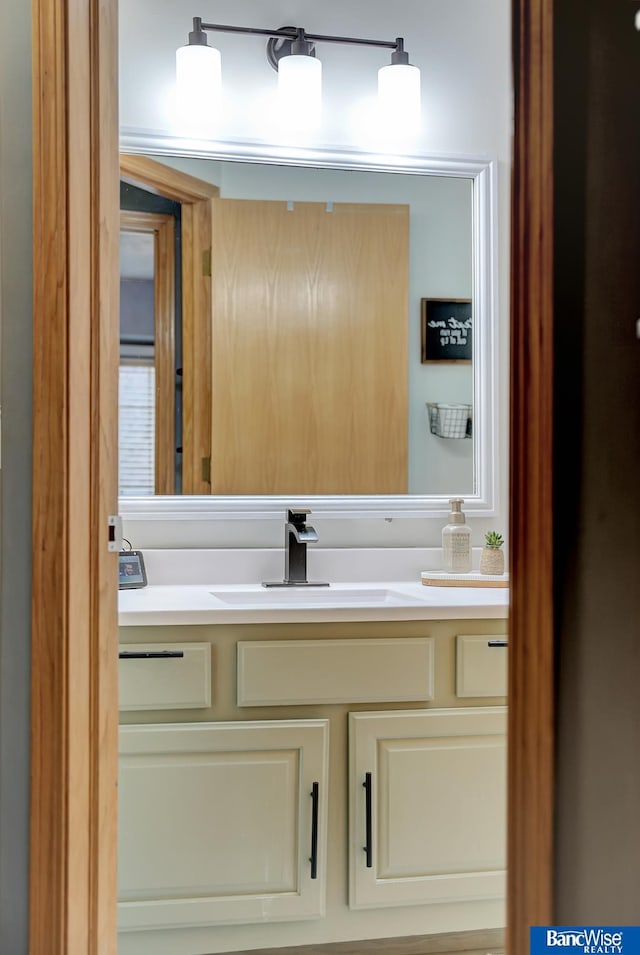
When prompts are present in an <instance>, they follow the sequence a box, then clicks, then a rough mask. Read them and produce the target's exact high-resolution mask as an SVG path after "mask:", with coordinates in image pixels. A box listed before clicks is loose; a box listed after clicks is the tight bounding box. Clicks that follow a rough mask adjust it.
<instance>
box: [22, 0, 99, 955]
mask: <svg viewBox="0 0 640 955" xmlns="http://www.w3.org/2000/svg"><path fill="white" fill-rule="evenodd" d="M32 12H33V62H34V74H33V155H34V181H33V191H34V218H33V245H34V432H33V457H34V491H33V602H32V660H33V665H32V773H31V780H32V796H31V851H30V933H29V934H30V942H29V951H30V953H31V955H68V953H70V952H83V953H85V952H86V953H89V955H115V952H116V923H115V913H116V904H115V903H116V842H117V824H116V814H117V653H116V650H117V628H116V597H117V591H116V587H115V584H114V581H115V579H116V559H115V555H113V554H110V553H108V550H107V542H108V523H107V517H108V514H109V513H114V511H115V508H116V500H117V497H116V491H117V486H116V460H115V455H116V448H117V441H116V416H115V413H114V411H115V405H114V401H115V398H116V394H117V348H116V343H117V335H116V336H115V338H114V329H115V328H117V297H118V291H117V289H118V283H117V260H118V246H117V241H118V223H117V201H118V179H117V132H118V129H117V97H116V95H115V94H116V91H115V88H114V79H113V77H114V76H115V75H116V72H117V64H116V37H117V22H116V19H117V18H116V10H115V7H112V6H111V5H109V4H104V3H102V2H101V0H74V2H73V3H71V2H69V0H33V7H32ZM87 140H88V141H89V148H87Z"/></svg>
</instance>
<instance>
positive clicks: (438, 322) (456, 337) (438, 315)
mask: <svg viewBox="0 0 640 955" xmlns="http://www.w3.org/2000/svg"><path fill="white" fill-rule="evenodd" d="M420 301H421V306H422V314H421V326H422V364H423V365H424V364H428V363H429V362H432V361H443V362H466V363H467V364H469V363H470V361H471V356H472V325H473V317H472V310H471V299H470V298H423V299H421V300H420Z"/></svg>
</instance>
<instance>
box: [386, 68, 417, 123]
mask: <svg viewBox="0 0 640 955" xmlns="http://www.w3.org/2000/svg"><path fill="white" fill-rule="evenodd" d="M378 103H379V106H380V110H381V112H382V115H383V117H384V118H385V119H386V120H388V121H391V122H393V124H394V125H406V126H408V127H417V126H418V125H419V123H420V70H419V69H418V67H417V66H411V65H410V64H408V63H394V64H391V65H390V66H383V67H382V68H381V69H379V70H378Z"/></svg>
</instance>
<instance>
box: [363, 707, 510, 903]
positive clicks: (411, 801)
mask: <svg viewBox="0 0 640 955" xmlns="http://www.w3.org/2000/svg"><path fill="white" fill-rule="evenodd" d="M349 759H350V774H349V789H350V889H349V902H350V906H351V907H352V908H378V907H380V906H392V905H393V906H397V905H412V904H413V905H415V904H419V903H427V902H428V903H433V902H468V901H472V900H483V899H496V898H502V897H503V896H504V892H505V871H504V869H505V861H506V846H505V836H506V799H505V796H506V708H505V707H483V708H476V707H472V708H466V709H434V710H413V711H404V712H402V711H399V712H380V713H352V714H351V715H350V717H349Z"/></svg>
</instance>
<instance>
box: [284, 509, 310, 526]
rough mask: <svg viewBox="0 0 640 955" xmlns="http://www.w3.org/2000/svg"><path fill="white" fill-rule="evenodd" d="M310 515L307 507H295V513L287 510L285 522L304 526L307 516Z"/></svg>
mask: <svg viewBox="0 0 640 955" xmlns="http://www.w3.org/2000/svg"><path fill="white" fill-rule="evenodd" d="M310 513H311V511H310V510H309V508H308V507H296V509H295V511H294V510H291V508H288V509H287V521H288V522H289V523H290V524H304V523H305V522H306V520H307V514H310Z"/></svg>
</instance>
